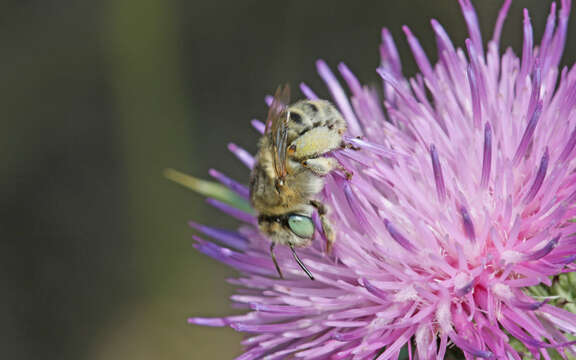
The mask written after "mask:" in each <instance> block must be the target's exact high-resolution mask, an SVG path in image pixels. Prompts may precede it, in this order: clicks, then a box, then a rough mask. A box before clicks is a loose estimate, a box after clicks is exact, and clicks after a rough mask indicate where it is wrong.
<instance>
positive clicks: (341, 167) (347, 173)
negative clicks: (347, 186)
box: [338, 164, 354, 181]
mask: <svg viewBox="0 0 576 360" xmlns="http://www.w3.org/2000/svg"><path fill="white" fill-rule="evenodd" d="M338 170H340V171H342V172H343V173H344V176H346V180H348V181H350V180H352V176H354V173H353V172H352V171H350V170H348V169H346V168H345V167H344V165H342V164H338Z"/></svg>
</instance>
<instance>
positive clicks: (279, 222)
mask: <svg viewBox="0 0 576 360" xmlns="http://www.w3.org/2000/svg"><path fill="white" fill-rule="evenodd" d="M258 227H259V228H260V231H261V232H262V233H263V234H265V235H266V236H267V237H268V238H269V239H270V241H272V242H274V243H280V244H284V245H293V246H296V247H300V246H306V245H308V244H310V242H311V241H312V238H313V237H314V230H315V229H314V222H313V221H312V218H310V217H309V216H306V215H301V214H295V213H290V214H284V215H271V216H269V215H260V216H259V217H258Z"/></svg>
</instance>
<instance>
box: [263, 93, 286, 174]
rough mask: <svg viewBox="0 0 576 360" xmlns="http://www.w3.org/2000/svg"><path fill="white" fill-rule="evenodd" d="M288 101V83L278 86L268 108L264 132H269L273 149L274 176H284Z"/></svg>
mask: <svg viewBox="0 0 576 360" xmlns="http://www.w3.org/2000/svg"><path fill="white" fill-rule="evenodd" d="M289 103H290V85H288V84H286V85H284V86H279V87H278V88H277V89H276V93H275V94H274V99H273V100H272V104H271V105H270V109H269V110H268V118H267V119H266V130H265V133H266V134H270V137H271V140H272V147H273V150H274V171H275V173H276V176H278V178H280V179H284V177H285V176H286V147H287V146H288V144H287V138H288V116H289V114H288V113H287V112H286V111H285V110H286V107H287V106H288V104H289Z"/></svg>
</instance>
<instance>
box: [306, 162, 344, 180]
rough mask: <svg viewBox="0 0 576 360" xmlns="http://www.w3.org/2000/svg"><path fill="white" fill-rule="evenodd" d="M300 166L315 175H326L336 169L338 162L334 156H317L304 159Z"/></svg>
mask: <svg viewBox="0 0 576 360" xmlns="http://www.w3.org/2000/svg"><path fill="white" fill-rule="evenodd" d="M301 164H302V166H304V167H305V168H307V169H308V170H310V171H312V172H313V173H314V174H315V175H318V176H322V177H324V176H326V175H328V174H329V173H330V172H331V171H333V170H334V169H337V168H338V167H339V165H340V164H338V161H337V160H336V159H334V158H327V157H319V158H314V159H306V160H303V161H302V162H301Z"/></svg>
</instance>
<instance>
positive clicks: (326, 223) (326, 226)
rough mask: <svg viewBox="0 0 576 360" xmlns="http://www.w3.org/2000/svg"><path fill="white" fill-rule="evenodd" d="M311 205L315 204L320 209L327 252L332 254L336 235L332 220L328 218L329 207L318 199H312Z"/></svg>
mask: <svg viewBox="0 0 576 360" xmlns="http://www.w3.org/2000/svg"><path fill="white" fill-rule="evenodd" d="M310 205H312V206H314V207H315V208H316V210H318V216H320V222H321V223H322V231H323V232H324V236H325V237H326V252H327V253H328V254H330V253H331V252H332V245H333V244H334V241H335V240H336V236H335V234H334V230H333V229H332V225H331V224H330V220H328V208H327V207H326V205H324V204H323V203H321V202H320V201H318V200H310Z"/></svg>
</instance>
